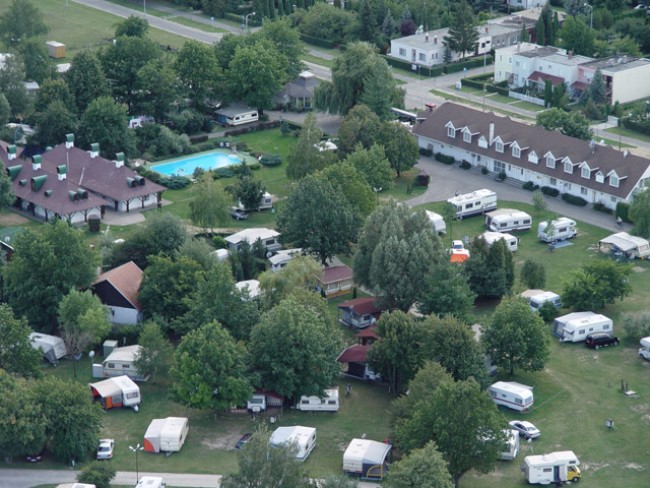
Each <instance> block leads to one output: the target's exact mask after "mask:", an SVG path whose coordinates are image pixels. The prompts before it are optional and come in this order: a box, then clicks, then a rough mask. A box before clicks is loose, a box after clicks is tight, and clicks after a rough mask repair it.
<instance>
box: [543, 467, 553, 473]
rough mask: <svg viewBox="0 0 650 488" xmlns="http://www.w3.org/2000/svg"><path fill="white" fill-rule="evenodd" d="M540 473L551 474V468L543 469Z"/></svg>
mask: <svg viewBox="0 0 650 488" xmlns="http://www.w3.org/2000/svg"><path fill="white" fill-rule="evenodd" d="M542 471H544V472H545V473H551V472H552V471H553V468H544V469H543V470H542Z"/></svg>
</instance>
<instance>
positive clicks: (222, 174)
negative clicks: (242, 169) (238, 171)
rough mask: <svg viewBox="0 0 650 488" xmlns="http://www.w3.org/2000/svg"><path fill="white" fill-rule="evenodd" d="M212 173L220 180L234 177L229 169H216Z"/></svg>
mask: <svg viewBox="0 0 650 488" xmlns="http://www.w3.org/2000/svg"><path fill="white" fill-rule="evenodd" d="M214 173H215V174H217V175H219V176H220V177H221V178H232V177H233V176H235V173H234V172H233V170H232V169H230V168H217V169H215V170H214Z"/></svg>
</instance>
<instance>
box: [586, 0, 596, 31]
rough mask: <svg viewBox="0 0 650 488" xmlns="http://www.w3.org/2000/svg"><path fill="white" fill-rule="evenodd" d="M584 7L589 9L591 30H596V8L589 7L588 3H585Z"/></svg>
mask: <svg viewBox="0 0 650 488" xmlns="http://www.w3.org/2000/svg"><path fill="white" fill-rule="evenodd" d="M584 6H585V7H587V8H588V9H589V28H590V29H593V28H594V8H593V7H592V6H591V5H589V4H588V3H587V2H585V3H584Z"/></svg>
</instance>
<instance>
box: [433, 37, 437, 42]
mask: <svg viewBox="0 0 650 488" xmlns="http://www.w3.org/2000/svg"><path fill="white" fill-rule="evenodd" d="M433 43H434V44H438V36H433Z"/></svg>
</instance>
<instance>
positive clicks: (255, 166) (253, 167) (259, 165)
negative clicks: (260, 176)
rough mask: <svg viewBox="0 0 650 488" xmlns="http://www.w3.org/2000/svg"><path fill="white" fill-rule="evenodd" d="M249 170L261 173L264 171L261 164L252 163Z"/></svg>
mask: <svg viewBox="0 0 650 488" xmlns="http://www.w3.org/2000/svg"><path fill="white" fill-rule="evenodd" d="M247 166H248V168H249V169H250V170H252V171H259V170H260V169H262V165H261V164H260V163H251V164H248V165H247Z"/></svg>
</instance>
